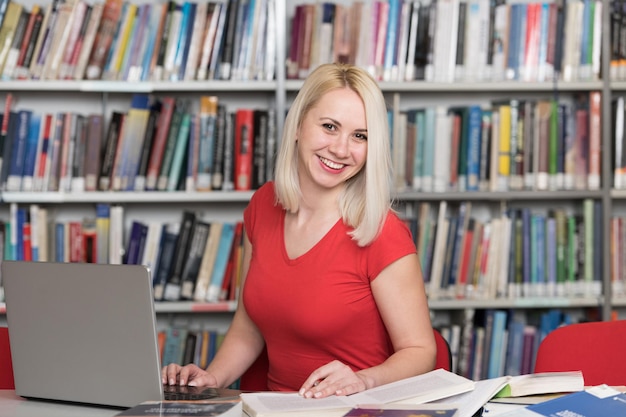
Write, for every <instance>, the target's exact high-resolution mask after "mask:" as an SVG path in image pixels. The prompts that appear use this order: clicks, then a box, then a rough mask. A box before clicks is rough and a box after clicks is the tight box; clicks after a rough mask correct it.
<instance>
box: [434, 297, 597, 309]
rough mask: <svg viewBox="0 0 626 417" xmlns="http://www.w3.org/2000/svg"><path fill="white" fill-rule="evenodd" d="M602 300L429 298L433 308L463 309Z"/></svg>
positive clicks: (591, 303) (589, 304) (574, 304)
mask: <svg viewBox="0 0 626 417" xmlns="http://www.w3.org/2000/svg"><path fill="white" fill-rule="evenodd" d="M601 304H602V300H601V299H599V298H596V297H580V298H567V297H529V298H516V299H495V300H464V299H458V300H457V299H455V300H453V299H450V300H428V306H429V308H430V309H431V310H462V309H466V308H477V309H485V308H557V307H562V308H577V307H597V306H600V305H601Z"/></svg>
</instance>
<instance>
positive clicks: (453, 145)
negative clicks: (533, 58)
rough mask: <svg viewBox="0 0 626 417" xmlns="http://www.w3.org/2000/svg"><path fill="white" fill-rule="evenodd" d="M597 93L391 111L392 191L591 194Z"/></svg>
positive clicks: (597, 167) (597, 160)
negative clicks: (573, 191)
mask: <svg viewBox="0 0 626 417" xmlns="http://www.w3.org/2000/svg"><path fill="white" fill-rule="evenodd" d="M601 99H602V96H601V93H600V92H599V91H592V92H589V93H582V94H578V95H577V96H576V98H575V100H573V101H572V100H556V99H532V100H531V99H529V100H526V99H517V98H514V99H510V100H501V101H494V102H492V103H490V105H482V106H481V105H479V104H476V105H469V106H468V105H461V106H454V105H453V106H445V105H437V106H428V107H422V108H414V109H409V110H395V109H394V111H392V114H391V116H390V120H391V121H392V125H393V126H392V127H391V129H392V132H393V145H392V153H393V163H394V168H395V173H396V188H397V189H399V190H403V189H408V190H416V191H425V192H447V191H513V190H552V191H555V190H599V189H600V186H601V180H600V178H601V165H602V164H601V140H602V138H601V123H600V118H601V115H600V108H601Z"/></svg>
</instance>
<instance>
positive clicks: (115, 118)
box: [98, 111, 126, 191]
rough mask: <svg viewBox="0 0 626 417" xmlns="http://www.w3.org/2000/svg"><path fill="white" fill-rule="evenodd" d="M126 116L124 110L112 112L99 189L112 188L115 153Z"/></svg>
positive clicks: (104, 148)
mask: <svg viewBox="0 0 626 417" xmlns="http://www.w3.org/2000/svg"><path fill="white" fill-rule="evenodd" d="M125 117H126V115H125V114H124V113H123V112H119V111H114V112H112V113H111V119H110V120H109V125H108V127H107V133H106V136H105V138H104V140H105V142H104V144H103V154H102V162H101V164H100V173H99V180H98V190H100V191H108V190H109V189H110V188H111V179H112V178H111V176H112V174H113V166H114V163H115V162H114V161H115V153H116V151H117V143H118V141H119V138H120V134H121V132H122V129H123V124H124V118H125Z"/></svg>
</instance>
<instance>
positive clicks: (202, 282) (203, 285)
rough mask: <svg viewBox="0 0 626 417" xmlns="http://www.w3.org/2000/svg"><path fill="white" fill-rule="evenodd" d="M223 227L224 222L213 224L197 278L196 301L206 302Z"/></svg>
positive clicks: (194, 297) (194, 296)
mask: <svg viewBox="0 0 626 417" xmlns="http://www.w3.org/2000/svg"><path fill="white" fill-rule="evenodd" d="M223 226H224V223H223V222H218V221H214V222H211V228H210V230H209V235H208V236H207V242H206V244H205V247H204V254H203V255H202V262H201V263H200V269H199V270H198V277H197V278H196V285H195V288H194V295H193V299H194V301H199V302H203V301H205V300H206V294H207V291H208V289H209V284H210V282H211V273H212V272H213V266H214V265H215V259H216V258H217V250H218V248H219V243H220V240H221V236H222V229H223Z"/></svg>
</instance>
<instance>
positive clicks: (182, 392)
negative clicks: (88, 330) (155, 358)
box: [163, 385, 240, 401]
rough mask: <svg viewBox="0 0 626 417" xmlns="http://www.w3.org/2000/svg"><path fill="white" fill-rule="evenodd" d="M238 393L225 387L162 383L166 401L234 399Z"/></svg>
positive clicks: (237, 397)
mask: <svg viewBox="0 0 626 417" xmlns="http://www.w3.org/2000/svg"><path fill="white" fill-rule="evenodd" d="M239 394H240V391H238V390H233V389H227V388H207V387H189V386H179V385H163V398H164V399H165V400H166V401H198V400H216V401H234V400H238V399H239Z"/></svg>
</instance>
